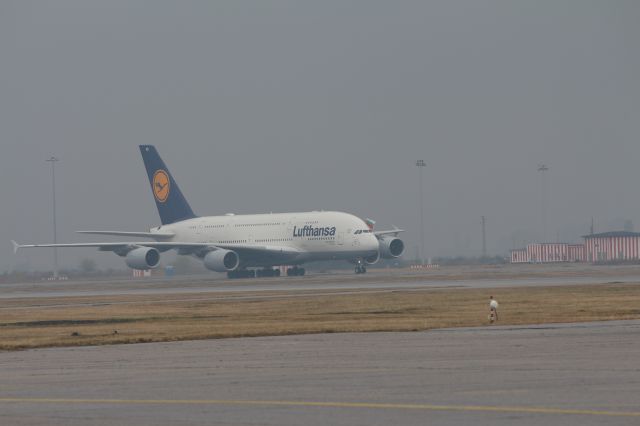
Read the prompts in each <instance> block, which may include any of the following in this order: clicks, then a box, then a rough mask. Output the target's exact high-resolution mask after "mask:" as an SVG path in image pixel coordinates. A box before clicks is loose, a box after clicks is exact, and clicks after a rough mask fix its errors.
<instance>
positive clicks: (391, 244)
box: [379, 236, 404, 259]
mask: <svg viewBox="0 0 640 426" xmlns="http://www.w3.org/2000/svg"><path fill="white" fill-rule="evenodd" d="M379 244H380V255H381V256H382V258H383V259H393V258H395V257H400V256H402V253H404V243H403V242H402V240H401V239H400V238H396V237H389V236H384V237H380V240H379Z"/></svg>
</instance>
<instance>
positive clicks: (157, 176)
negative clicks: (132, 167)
mask: <svg viewBox="0 0 640 426" xmlns="http://www.w3.org/2000/svg"><path fill="white" fill-rule="evenodd" d="M140 153H141V154H142V160H143V161H144V166H145V167H146V168H147V174H148V175H149V183H150V184H151V192H152V193H153V198H155V200H156V207H158V213H159V214H160V221H161V222H162V224H163V225H167V224H169V223H174V222H179V221H181V220H186V219H193V218H194V217H196V215H195V214H193V210H191V206H189V203H187V200H186V199H185V198H184V196H183V195H182V192H181V191H180V188H178V184H177V183H176V181H175V180H174V179H173V176H171V173H170V172H169V169H168V168H167V166H166V165H165V164H164V161H162V158H160V155H159V154H158V151H157V150H156V148H155V147H154V146H153V145H140Z"/></svg>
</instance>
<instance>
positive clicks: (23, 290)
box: [0, 269, 640, 300]
mask: <svg viewBox="0 0 640 426" xmlns="http://www.w3.org/2000/svg"><path fill="white" fill-rule="evenodd" d="M633 272H634V273H632V274H625V275H617V274H616V273H615V270H614V271H611V273H609V274H606V275H602V274H594V275H584V276H583V275H568V276H555V277H545V276H533V277H532V276H527V275H523V276H505V277H500V276H498V277H495V278H482V277H475V276H474V275H473V274H469V275H468V278H464V279H456V278H451V277H448V276H447V275H435V276H433V275H423V274H402V273H396V272H394V271H391V272H389V271H385V270H382V271H381V272H378V273H373V274H367V275H353V274H348V273H342V274H332V275H315V276H307V277H302V278H299V277H281V278H256V279H248V280H246V279H245V280H227V279H220V278H219V277H214V276H194V277H185V278H173V279H165V278H153V279H146V280H145V279H142V280H140V279H138V280H136V279H131V278H127V279H114V280H108V279H103V280H92V281H86V280H85V281H62V282H48V281H45V282H40V283H19V284H1V285H0V300H2V299H5V300H6V299H19V298H41V299H46V298H52V297H80V296H118V295H140V294H147V295H169V294H178V293H179V294H188V293H192V294H195V293H214V294H215V293H229V292H239V293H240V292H245V293H253V294H255V293H260V292H272V291H291V292H296V291H306V290H313V291H316V292H318V291H334V290H339V291H344V290H359V291H360V290H387V289H392V290H397V289H403V290H407V289H434V288H505V287H536V286H558V285H563V286H564V285H584V284H601V283H607V282H616V283H633V282H640V270H638V271H637V272H636V270H635V269H634V270H633Z"/></svg>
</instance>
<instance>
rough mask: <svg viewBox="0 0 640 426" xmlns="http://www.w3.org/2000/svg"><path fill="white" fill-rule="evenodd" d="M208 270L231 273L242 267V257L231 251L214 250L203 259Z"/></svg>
mask: <svg viewBox="0 0 640 426" xmlns="http://www.w3.org/2000/svg"><path fill="white" fill-rule="evenodd" d="M203 261H204V266H205V267H206V268H207V269H210V270H212V271H216V272H229V271H233V270H235V269H236V268H237V267H238V265H240V256H238V253H236V252H235V251H231V250H222V249H220V250H214V251H210V252H209V253H207V255H206V256H205V257H204V259H203Z"/></svg>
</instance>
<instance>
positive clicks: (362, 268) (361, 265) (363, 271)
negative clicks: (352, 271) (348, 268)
mask: <svg viewBox="0 0 640 426" xmlns="http://www.w3.org/2000/svg"><path fill="white" fill-rule="evenodd" d="M366 273H367V267H366V266H364V263H362V260H360V259H358V263H356V274H366Z"/></svg>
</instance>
